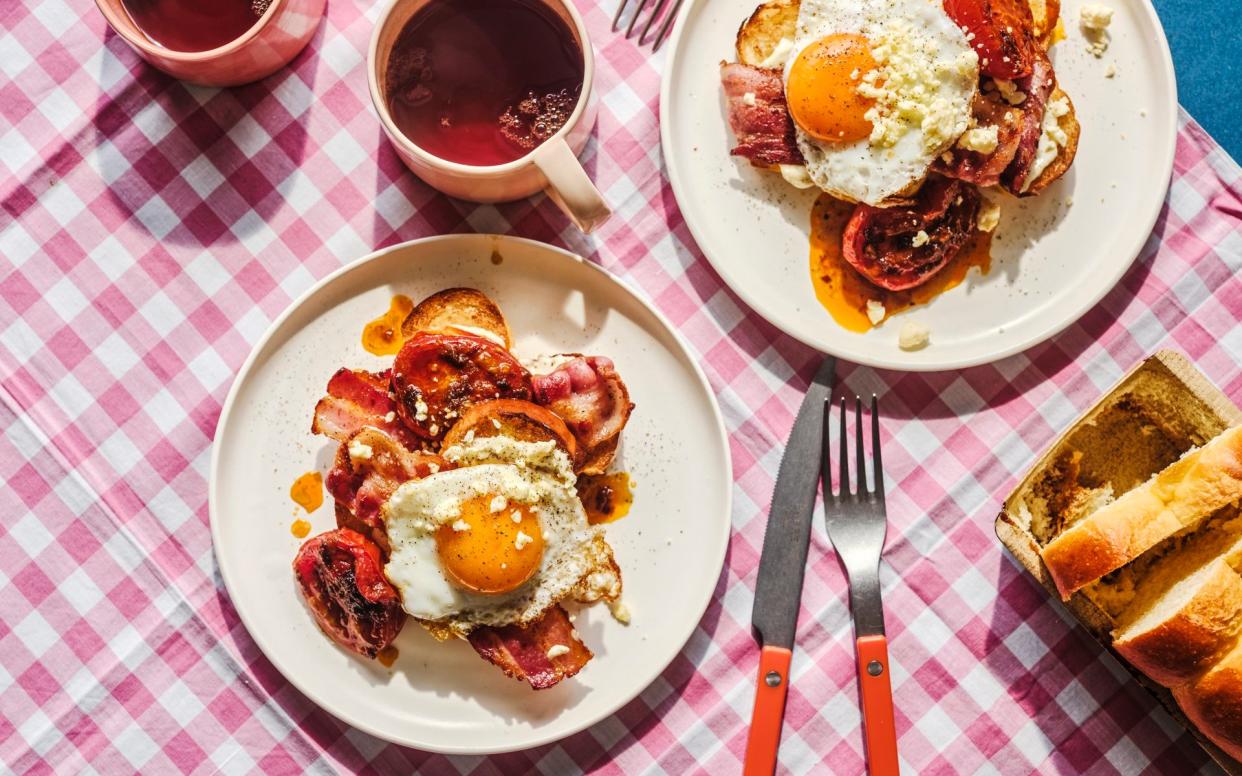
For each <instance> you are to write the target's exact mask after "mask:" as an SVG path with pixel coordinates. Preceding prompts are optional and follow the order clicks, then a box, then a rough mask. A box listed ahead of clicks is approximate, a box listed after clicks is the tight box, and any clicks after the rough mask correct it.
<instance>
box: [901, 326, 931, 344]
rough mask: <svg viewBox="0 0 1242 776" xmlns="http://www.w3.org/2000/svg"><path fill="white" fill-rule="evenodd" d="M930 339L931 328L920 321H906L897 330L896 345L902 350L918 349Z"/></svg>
mask: <svg viewBox="0 0 1242 776" xmlns="http://www.w3.org/2000/svg"><path fill="white" fill-rule="evenodd" d="M930 339H931V330H930V329H928V328H927V327H926V326H924V325H923V324H921V323H916V322H915V321H906V322H905V323H903V324H902V325H901V331H899V332H897V346H898V347H899V348H901V349H902V350H918V349H920V348H922V347H925V346H926V345H927V342H928V340H930Z"/></svg>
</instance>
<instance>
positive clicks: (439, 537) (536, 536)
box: [384, 436, 600, 634]
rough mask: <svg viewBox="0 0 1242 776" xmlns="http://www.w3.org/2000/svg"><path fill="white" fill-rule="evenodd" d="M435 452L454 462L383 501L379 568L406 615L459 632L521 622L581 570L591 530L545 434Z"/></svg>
mask: <svg viewBox="0 0 1242 776" xmlns="http://www.w3.org/2000/svg"><path fill="white" fill-rule="evenodd" d="M442 454H443V456H444V457H445V458H446V459H448V460H449V461H452V462H453V463H455V464H457V465H458V467H459V468H456V469H451V470H446V471H442V472H438V473H435V474H432V475H431V476H429V477H425V478H423V479H421V480H414V481H411V482H407V483H405V484H403V485H402V486H401V487H400V488H398V489H397V491H396V492H395V493H394V494H393V495H392V497H391V498H390V499H389V501H388V503H387V504H386V505H385V526H386V530H387V532H388V539H389V542H390V544H391V546H392V553H391V555H390V557H389V560H388V563H387V565H386V566H385V568H384V572H385V574H386V576H387V577H388V580H389V581H390V582H391V583H392V584H393V586H394V587H396V588H397V590H398V591H399V592H400V593H401V600H402V606H403V608H404V609H405V610H406V611H407V612H408V613H409V614H411V615H413V616H414V617H418V618H421V619H424V620H433V621H437V622H440V623H442V624H445V625H448V626H449V627H450V628H452V630H453V631H455V632H457V633H459V634H465V633H468V632H469V631H470V630H472V629H473V628H475V627H477V626H480V625H507V624H510V623H526V622H530V621H531V620H534V619H535V618H537V617H538V616H539V615H540V614H542V613H543V612H544V610H546V609H547V608H548V607H550V606H552V605H553V604H555V603H556V602H558V601H560V600H561V599H562V598H565V597H566V596H567V595H569V594H570V592H571V591H572V590H573V588H574V586H575V585H576V584H578V582H579V581H580V580H581V579H583V578H584V577H586V576H588V575H589V574H590V572H591V571H592V568H593V565H594V561H595V555H594V554H593V550H592V544H593V543H594V542H595V541H596V538H597V535H598V534H599V533H600V529H599V528H598V527H596V526H592V525H590V524H588V522H587V516H586V512H585V511H584V509H583V507H582V502H581V501H580V500H579V498H578V495H577V491H576V489H575V481H576V479H575V476H574V473H573V466H572V464H571V463H570V461H569V458H568V457H567V456H566V455H565V453H564V452H563V451H562V450H560V449H558V448H557V446H556V444H555V443H554V442H551V441H548V442H523V441H518V440H515V439H511V438H509V437H503V436H496V437H486V438H478V439H475V438H472V437H468V438H467V439H466V440H463V442H462V443H461V444H459V445H454V446H453V447H450V448H448V449H447V450H445V451H443V453H442Z"/></svg>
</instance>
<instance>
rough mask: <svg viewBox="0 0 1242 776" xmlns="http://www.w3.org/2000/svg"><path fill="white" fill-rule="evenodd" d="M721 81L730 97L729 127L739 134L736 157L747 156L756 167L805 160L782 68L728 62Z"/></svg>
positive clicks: (736, 134) (723, 69) (722, 65)
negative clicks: (788, 99)
mask: <svg viewBox="0 0 1242 776" xmlns="http://www.w3.org/2000/svg"><path fill="white" fill-rule="evenodd" d="M720 82H721V84H723V85H724V92H725V96H726V97H727V98H728V100H729V126H730V127H732V129H733V134H734V136H736V137H737V146H735V147H734V148H733V150H732V151H731V152H730V153H731V154H732V155H733V156H742V157H745V158H747V159H749V160H750V163H751V164H753V165H755V166H756V167H771V166H773V165H777V164H803V163H804V160H803V158H802V152H801V151H799V150H798V143H797V139H796V135H795V133H794V125H793V119H792V118H790V116H789V108H788V107H787V106H786V104H785V84H784V82H783V81H781V71H780V70H779V69H778V68H770V69H769V68H761V67H751V66H750V65H740V64H737V63H725V64H721V66H720ZM748 94H749V95H751V96H750V97H747V96H746V95H748Z"/></svg>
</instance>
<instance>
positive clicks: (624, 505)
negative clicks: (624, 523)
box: [578, 472, 634, 525]
mask: <svg viewBox="0 0 1242 776" xmlns="http://www.w3.org/2000/svg"><path fill="white" fill-rule="evenodd" d="M633 488H634V482H633V480H631V479H630V475H629V473H628V472H611V473H609V474H584V475H582V476H581V477H579V478H578V497H579V498H581V499H582V506H583V508H585V509H586V513H587V522H588V523H590V524H591V525H597V524H599V523H611V522H612V521H614V520H620V519H621V518H623V517H625V516H626V515H627V514H629V511H630V506H631V505H633V503H634V491H633Z"/></svg>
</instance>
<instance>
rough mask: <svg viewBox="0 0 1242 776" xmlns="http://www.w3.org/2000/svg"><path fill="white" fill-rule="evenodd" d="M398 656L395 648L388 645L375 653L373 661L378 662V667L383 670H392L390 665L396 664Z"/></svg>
mask: <svg viewBox="0 0 1242 776" xmlns="http://www.w3.org/2000/svg"><path fill="white" fill-rule="evenodd" d="M399 654H400V653H398V652H397V648H396V647H394V646H393V645H391V644H389V645H388V646H386V647H384V648H383V649H381V650H380V651H379V652H377V653H376V655H375V659H376V660H378V661H380V665H382V666H384V668H392V664H393V663H395V662H397V657H398V656H399Z"/></svg>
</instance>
